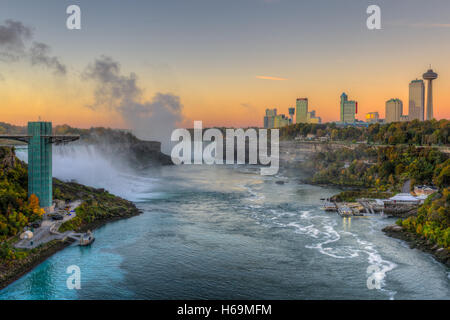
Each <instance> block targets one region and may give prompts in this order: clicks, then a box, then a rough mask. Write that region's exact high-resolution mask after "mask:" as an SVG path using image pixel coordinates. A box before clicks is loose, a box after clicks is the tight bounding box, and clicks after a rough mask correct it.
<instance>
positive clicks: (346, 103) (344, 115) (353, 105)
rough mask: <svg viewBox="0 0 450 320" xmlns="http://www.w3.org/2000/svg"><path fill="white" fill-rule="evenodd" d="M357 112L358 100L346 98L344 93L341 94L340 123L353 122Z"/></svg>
mask: <svg viewBox="0 0 450 320" xmlns="http://www.w3.org/2000/svg"><path fill="white" fill-rule="evenodd" d="M357 113H358V102H356V101H350V100H348V96H347V95H346V94H345V92H344V93H342V95H341V123H355V122H356V114H357Z"/></svg>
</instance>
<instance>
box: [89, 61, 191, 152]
mask: <svg viewBox="0 0 450 320" xmlns="http://www.w3.org/2000/svg"><path fill="white" fill-rule="evenodd" d="M82 77H83V79H85V80H93V81H95V82H96V85H97V87H96V90H95V103H94V104H93V105H91V106H89V107H90V108H92V109H99V108H106V109H109V110H114V111H116V112H118V113H119V114H120V115H121V116H122V117H123V119H124V121H125V123H126V125H127V126H129V127H130V128H132V130H133V133H134V134H135V135H136V136H137V137H138V138H140V139H143V140H157V141H160V142H161V143H162V150H163V152H165V153H170V136H171V133H172V131H173V129H175V128H176V125H177V123H179V122H180V121H181V120H182V114H181V111H182V108H183V106H182V105H181V103H180V98H179V97H178V96H175V95H173V94H170V93H167V94H164V93H157V94H156V95H155V96H154V97H153V99H152V100H151V101H144V102H142V101H141V96H142V89H141V88H140V87H139V86H138V85H137V76H136V74H134V73H130V75H128V76H126V75H122V74H121V72H120V64H119V63H118V62H116V61H114V60H113V59H112V58H110V57H106V56H102V57H100V58H99V59H96V60H95V62H94V63H92V64H90V65H89V66H88V67H87V68H86V70H85V71H84V73H83V75H82Z"/></svg>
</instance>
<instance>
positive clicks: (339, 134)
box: [280, 119, 450, 145]
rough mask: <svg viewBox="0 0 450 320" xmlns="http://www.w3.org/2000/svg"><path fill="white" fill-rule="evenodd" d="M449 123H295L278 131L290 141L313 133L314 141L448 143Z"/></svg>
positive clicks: (431, 121)
mask: <svg viewBox="0 0 450 320" xmlns="http://www.w3.org/2000/svg"><path fill="white" fill-rule="evenodd" d="M449 133H450V121H449V120H446V119H443V120H439V121H437V120H430V121H418V120H414V121H408V122H394V123H388V124H379V123H376V124H371V125H369V126H368V127H355V126H345V127H342V126H338V125H337V124H336V123H324V124H310V123H297V124H293V125H290V126H287V127H284V128H281V129H280V137H281V138H284V139H294V138H296V137H298V136H303V137H306V136H307V135H308V134H313V135H315V136H316V137H317V138H320V137H328V138H329V139H330V140H332V141H348V142H358V141H367V142H368V143H375V144H392V145H394V144H414V145H448V144H450V137H449Z"/></svg>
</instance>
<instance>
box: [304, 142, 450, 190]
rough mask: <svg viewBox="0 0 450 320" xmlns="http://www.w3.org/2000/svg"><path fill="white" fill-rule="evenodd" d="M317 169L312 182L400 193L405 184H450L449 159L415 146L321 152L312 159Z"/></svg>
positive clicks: (359, 147)
mask: <svg viewBox="0 0 450 320" xmlns="http://www.w3.org/2000/svg"><path fill="white" fill-rule="evenodd" d="M310 163H312V164H313V165H314V167H315V169H316V173H315V174H314V176H313V177H312V182H314V183H321V184H335V185H339V186H357V187H365V188H374V189H376V190H377V191H388V190H390V191H391V192H399V191H400V190H401V188H402V186H403V184H404V182H405V181H407V180H411V186H414V185H417V184H428V185H431V184H434V185H436V186H438V187H439V188H445V187H447V186H448V185H449V182H450V159H449V158H448V156H447V155H446V154H444V153H442V152H440V151H439V150H437V149H435V148H427V147H424V148H420V147H415V146H390V147H378V148H376V147H372V146H367V145H360V146H358V147H357V148H355V149H354V150H351V149H346V148H341V149H339V150H334V151H326V152H318V153H316V154H314V155H312V157H311V159H310Z"/></svg>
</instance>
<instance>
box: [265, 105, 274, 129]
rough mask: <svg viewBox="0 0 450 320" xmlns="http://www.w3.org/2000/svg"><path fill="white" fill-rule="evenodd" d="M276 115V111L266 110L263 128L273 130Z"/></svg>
mask: <svg viewBox="0 0 450 320" xmlns="http://www.w3.org/2000/svg"><path fill="white" fill-rule="evenodd" d="M276 115H277V109H266V115H265V116H264V128H265V129H272V128H274V119H275V116H276Z"/></svg>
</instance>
